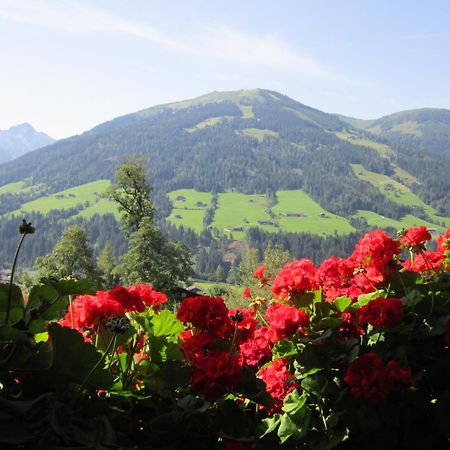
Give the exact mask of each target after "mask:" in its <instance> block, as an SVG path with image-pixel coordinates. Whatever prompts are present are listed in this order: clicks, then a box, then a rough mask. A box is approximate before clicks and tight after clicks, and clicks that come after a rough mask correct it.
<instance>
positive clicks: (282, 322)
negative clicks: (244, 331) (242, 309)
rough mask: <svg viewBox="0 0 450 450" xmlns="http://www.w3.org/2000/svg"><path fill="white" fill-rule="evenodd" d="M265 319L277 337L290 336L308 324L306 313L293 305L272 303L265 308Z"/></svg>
mask: <svg viewBox="0 0 450 450" xmlns="http://www.w3.org/2000/svg"><path fill="white" fill-rule="evenodd" d="M265 316H266V319H267V321H268V322H269V324H270V326H271V328H272V329H273V330H274V331H275V333H276V336H277V339H284V338H286V337H289V336H292V335H293V334H295V333H296V332H297V331H299V330H302V328H303V327H305V328H306V327H307V326H308V325H309V317H308V315H307V314H306V313H305V312H304V311H302V310H301V309H298V308H296V307H295V306H287V305H283V304H281V303H272V304H271V305H270V306H269V307H268V308H267V310H266V313H265Z"/></svg>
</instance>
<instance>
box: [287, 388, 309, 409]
mask: <svg viewBox="0 0 450 450" xmlns="http://www.w3.org/2000/svg"><path fill="white" fill-rule="evenodd" d="M307 398H308V395H307V394H306V393H305V392H303V393H302V395H299V393H298V391H297V389H295V390H293V391H292V392H290V393H289V394H288V395H287V396H286V397H285V399H284V401H283V411H284V412H285V413H288V414H295V413H296V412H298V411H299V410H300V409H302V408H303V406H304V405H305V403H306V400H307Z"/></svg>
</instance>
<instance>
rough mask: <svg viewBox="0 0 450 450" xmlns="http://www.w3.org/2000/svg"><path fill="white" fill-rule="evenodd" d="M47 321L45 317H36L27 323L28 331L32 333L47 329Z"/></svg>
mask: <svg viewBox="0 0 450 450" xmlns="http://www.w3.org/2000/svg"><path fill="white" fill-rule="evenodd" d="M47 324H48V321H47V320H45V319H36V320H33V321H31V322H30V324H29V325H28V331H29V332H30V333H32V334H39V333H43V332H44V331H47Z"/></svg>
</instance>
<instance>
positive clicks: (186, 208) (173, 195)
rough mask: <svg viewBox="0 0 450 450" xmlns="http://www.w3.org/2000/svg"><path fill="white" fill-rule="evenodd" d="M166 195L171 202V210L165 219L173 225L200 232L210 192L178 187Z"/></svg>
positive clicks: (209, 200)
mask: <svg viewBox="0 0 450 450" xmlns="http://www.w3.org/2000/svg"><path fill="white" fill-rule="evenodd" d="M168 195H169V198H170V201H171V202H172V204H173V210H172V213H171V214H170V216H169V217H168V218H167V220H168V221H169V222H171V223H173V224H174V225H178V226H179V225H183V226H184V227H187V228H192V229H193V230H195V231H196V232H197V233H200V232H201V231H202V230H203V228H204V227H203V218H204V217H205V212H206V210H207V209H208V208H209V207H210V206H211V198H212V195H211V193H210V192H198V191H195V190H194V189H178V190H176V191H172V192H169V194H168ZM177 198H178V200H177Z"/></svg>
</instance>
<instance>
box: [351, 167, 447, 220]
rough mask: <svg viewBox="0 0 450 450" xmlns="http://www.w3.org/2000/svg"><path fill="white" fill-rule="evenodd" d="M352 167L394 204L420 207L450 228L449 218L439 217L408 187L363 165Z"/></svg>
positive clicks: (359, 176)
mask: <svg viewBox="0 0 450 450" xmlns="http://www.w3.org/2000/svg"><path fill="white" fill-rule="evenodd" d="M351 166H352V169H353V172H354V173H355V175H356V176H357V177H358V178H360V179H361V180H363V181H367V182H368V183H370V184H372V185H373V186H375V187H376V188H377V189H378V190H379V191H380V192H381V193H382V194H384V195H385V196H386V197H388V198H389V199H391V200H392V201H393V202H395V203H397V204H399V205H405V206H419V207H421V208H423V210H424V211H425V212H426V214H427V215H428V216H429V217H430V218H431V219H432V220H433V221H436V222H437V223H443V224H445V226H447V227H449V226H450V218H449V217H442V216H439V215H438V212H437V211H436V210H435V209H434V208H433V207H431V206H429V205H427V204H426V203H425V202H424V201H423V200H421V199H420V198H419V197H418V196H417V195H416V194H414V192H412V191H411V189H410V188H409V187H408V186H405V185H404V184H402V183H399V182H398V181H395V180H393V179H392V178H390V177H388V176H387V175H383V174H380V173H375V172H371V171H370V170H366V169H365V168H364V167H363V166H362V165H361V164H351ZM411 217H414V216H411ZM416 219H417V218H416ZM417 220H419V219H417Z"/></svg>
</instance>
